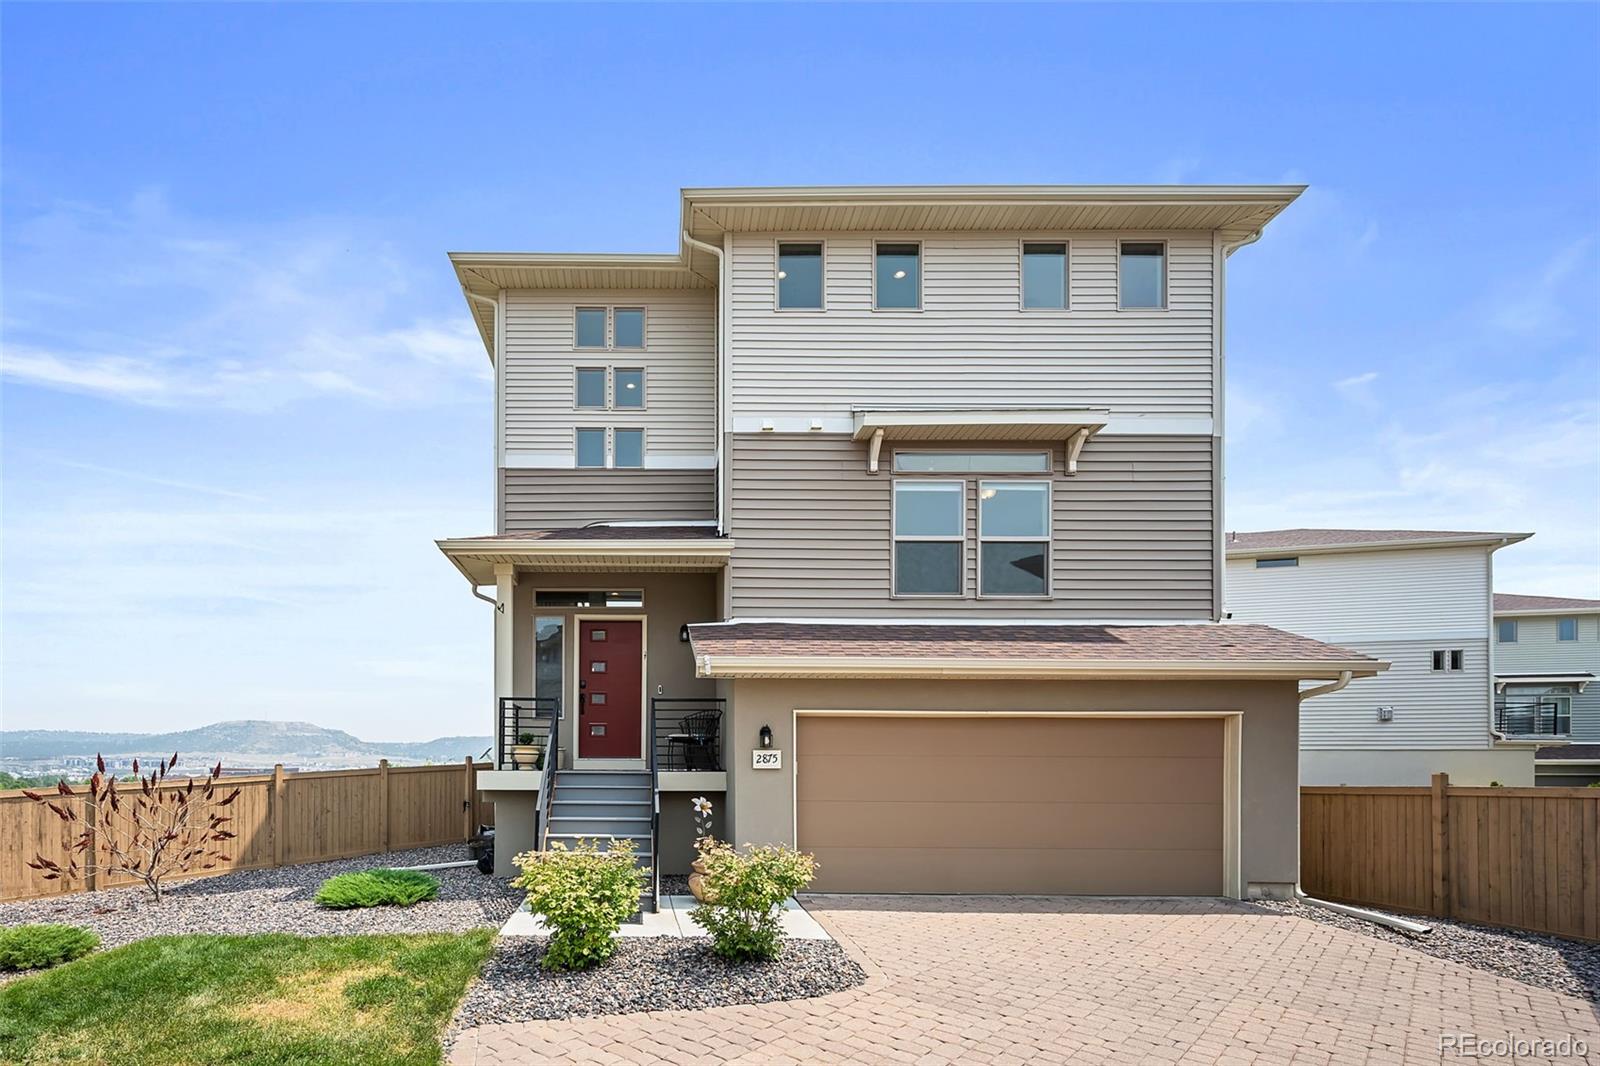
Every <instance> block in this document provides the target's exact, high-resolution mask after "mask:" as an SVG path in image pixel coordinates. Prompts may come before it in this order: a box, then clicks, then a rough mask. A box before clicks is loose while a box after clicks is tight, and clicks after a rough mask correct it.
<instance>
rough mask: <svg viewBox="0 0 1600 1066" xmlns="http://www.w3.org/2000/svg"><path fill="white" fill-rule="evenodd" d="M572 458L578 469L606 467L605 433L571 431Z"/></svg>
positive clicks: (585, 429)
mask: <svg viewBox="0 0 1600 1066" xmlns="http://www.w3.org/2000/svg"><path fill="white" fill-rule="evenodd" d="M573 446H574V448H573V451H574V458H575V460H576V462H577V465H578V466H579V467H590V468H594V467H599V468H604V466H605V465H606V431H605V430H603V429H588V428H582V429H577V430H575V431H573Z"/></svg>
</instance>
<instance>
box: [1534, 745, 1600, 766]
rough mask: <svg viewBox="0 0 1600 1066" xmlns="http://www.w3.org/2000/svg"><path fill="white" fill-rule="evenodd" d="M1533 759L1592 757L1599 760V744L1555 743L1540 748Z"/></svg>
mask: <svg viewBox="0 0 1600 1066" xmlns="http://www.w3.org/2000/svg"><path fill="white" fill-rule="evenodd" d="M1533 757H1534V758H1535V759H1593V760H1595V761H1596V762H1600V744H1557V745H1552V746H1550V747H1545V748H1540V749H1539V750H1538V751H1536V752H1534V753H1533Z"/></svg>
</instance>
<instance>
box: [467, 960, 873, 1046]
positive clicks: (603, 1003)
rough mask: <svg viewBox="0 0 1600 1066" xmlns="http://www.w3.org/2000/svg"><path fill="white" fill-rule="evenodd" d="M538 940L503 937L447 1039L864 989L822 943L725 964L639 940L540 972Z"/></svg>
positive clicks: (854, 968) (851, 965)
mask: <svg viewBox="0 0 1600 1066" xmlns="http://www.w3.org/2000/svg"><path fill="white" fill-rule="evenodd" d="M544 943H545V941H544V938H543V937H505V938H503V939H502V940H501V941H500V943H499V944H498V945H497V946H496V947H495V952H494V955H492V956H491V957H490V959H489V961H488V963H487V964H486V965H485V966H484V970H483V974H482V976H480V977H479V979H478V981H477V983H476V984H474V985H473V986H472V987H471V988H470V989H468V990H467V998H466V1000H465V1001H464V1002H463V1003H462V1004H461V1007H460V1009H459V1010H458V1011H457V1012H456V1018H455V1023H454V1028H453V1029H452V1032H455V1031H459V1030H460V1029H465V1028H468V1027H470V1026H475V1025H492V1024H496V1023H500V1022H522V1021H532V1020H535V1019H549V1018H575V1017H580V1016H584V1015H595V1014H633V1013H637V1012H639V1011H655V1010H678V1009H695V1008H702V1007H728V1006H732V1005H734V1004H738V1003H772V1002H776V1001H778V1000H786V999H807V998H810V997H812V996H825V995H827V994H829V993H830V992H842V991H844V990H845V989H847V988H854V987H855V986H856V985H859V984H861V982H863V981H865V980H866V979H867V975H866V974H865V973H864V972H863V971H862V969H861V967H860V966H858V965H856V963H855V962H854V960H852V959H851V958H850V957H849V956H848V955H846V954H845V953H844V949H843V948H841V947H840V946H839V945H838V944H836V943H834V942H833V941H831V940H788V941H785V942H784V945H783V954H782V955H780V956H779V957H778V958H777V959H776V960H775V961H773V962H744V963H732V962H726V961H724V960H722V959H720V958H718V957H717V956H715V955H713V954H712V953H711V941H710V940H709V939H708V938H705V937H694V938H688V939H679V938H676V937H639V938H631V939H625V940H623V941H622V942H621V943H620V944H619V945H618V947H617V953H616V954H615V955H613V956H611V958H610V959H608V960H606V961H605V962H604V963H602V964H601V965H599V966H597V967H595V968H594V969H592V970H585V971H581V972H578V973H549V972H546V971H544V970H541V969H540V968H539V958H540V956H541V955H543V954H544Z"/></svg>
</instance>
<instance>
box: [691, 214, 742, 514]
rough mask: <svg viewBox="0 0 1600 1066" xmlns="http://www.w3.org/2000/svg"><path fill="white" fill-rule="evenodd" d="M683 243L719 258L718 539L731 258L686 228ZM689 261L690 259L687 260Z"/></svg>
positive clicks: (723, 497) (724, 497)
mask: <svg viewBox="0 0 1600 1066" xmlns="http://www.w3.org/2000/svg"><path fill="white" fill-rule="evenodd" d="M685 221H686V222H687V219H685ZM683 241H684V243H685V244H687V245H689V246H690V247H691V248H698V249H700V250H701V251H702V252H705V253H707V254H708V255H714V256H716V257H717V338H716V344H717V352H716V356H717V380H716V385H717V388H716V394H717V418H716V430H717V440H716V447H715V449H714V451H715V454H716V457H717V536H719V537H721V536H726V535H727V532H728V494H727V493H726V492H724V491H723V481H724V480H725V478H726V473H727V472H726V471H725V470H724V469H723V463H724V461H725V456H724V455H723V452H724V451H725V448H724V444H723V441H724V438H725V437H726V436H727V428H728V427H727V423H728V418H727V414H726V409H727V408H729V407H730V406H731V405H730V404H729V403H728V402H727V400H728V395H729V390H730V389H731V388H732V386H733V383H732V381H731V380H730V378H729V375H728V367H727V361H728V258H727V256H726V255H725V254H724V253H723V250H722V249H721V248H718V247H717V246H716V245H714V244H707V243H706V242H705V241H702V240H697V239H695V238H694V237H691V236H689V227H688V226H687V225H685V226H684V227H683ZM684 258H685V259H686V260H687V258H688V257H687V256H685V257H684Z"/></svg>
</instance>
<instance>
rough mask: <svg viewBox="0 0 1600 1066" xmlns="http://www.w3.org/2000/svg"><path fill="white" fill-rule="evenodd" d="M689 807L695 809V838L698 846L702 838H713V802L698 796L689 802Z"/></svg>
mask: <svg viewBox="0 0 1600 1066" xmlns="http://www.w3.org/2000/svg"><path fill="white" fill-rule="evenodd" d="M689 806H690V807H691V808H693V809H694V836H695V843H696V845H698V844H699V842H700V841H701V839H702V838H706V837H709V836H711V801H710V800H708V799H706V798H705V797H704V796H696V797H695V798H694V799H692V800H690V801H689Z"/></svg>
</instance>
